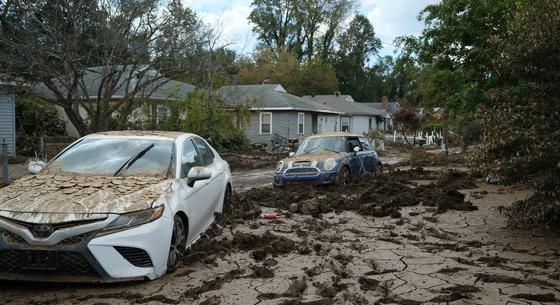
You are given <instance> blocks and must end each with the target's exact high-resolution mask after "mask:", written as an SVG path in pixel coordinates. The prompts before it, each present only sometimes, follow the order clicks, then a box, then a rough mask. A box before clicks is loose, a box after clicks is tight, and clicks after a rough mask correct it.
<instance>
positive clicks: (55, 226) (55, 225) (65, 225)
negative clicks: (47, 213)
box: [0, 217, 107, 233]
mask: <svg viewBox="0 0 560 305" xmlns="http://www.w3.org/2000/svg"><path fill="white" fill-rule="evenodd" d="M0 218H2V220H4V221H6V222H11V223H15V224H17V225H20V226H23V227H25V228H27V229H28V230H29V231H30V232H32V233H33V227H34V226H36V225H38V223H31V222H25V221H21V220H17V219H12V218H5V217H0ZM105 219H107V218H99V219H86V220H76V221H69V222H60V223H52V224H48V225H49V226H51V227H52V228H53V230H54V231H56V230H60V229H64V228H69V227H75V226H81V225H85V224H90V223H94V222H98V221H103V220H105Z"/></svg>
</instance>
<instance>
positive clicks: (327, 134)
mask: <svg viewBox="0 0 560 305" xmlns="http://www.w3.org/2000/svg"><path fill="white" fill-rule="evenodd" d="M326 137H363V135H359V134H355V133H351V132H324V133H320V134H316V135H313V136H310V137H309V138H311V139H314V138H326Z"/></svg>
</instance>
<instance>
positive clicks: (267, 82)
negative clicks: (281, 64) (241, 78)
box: [262, 77, 272, 85]
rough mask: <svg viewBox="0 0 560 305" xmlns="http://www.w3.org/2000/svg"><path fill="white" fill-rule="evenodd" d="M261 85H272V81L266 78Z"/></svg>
mask: <svg viewBox="0 0 560 305" xmlns="http://www.w3.org/2000/svg"><path fill="white" fill-rule="evenodd" d="M262 84H263V85H270V84H272V81H271V80H270V78H268V77H267V78H265V79H264V80H263V82H262Z"/></svg>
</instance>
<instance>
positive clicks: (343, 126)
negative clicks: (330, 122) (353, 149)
mask: <svg viewBox="0 0 560 305" xmlns="http://www.w3.org/2000/svg"><path fill="white" fill-rule="evenodd" d="M340 131H350V117H347V116H343V117H341V118H340Z"/></svg>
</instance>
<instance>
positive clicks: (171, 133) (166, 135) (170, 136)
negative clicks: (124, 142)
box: [88, 130, 196, 140]
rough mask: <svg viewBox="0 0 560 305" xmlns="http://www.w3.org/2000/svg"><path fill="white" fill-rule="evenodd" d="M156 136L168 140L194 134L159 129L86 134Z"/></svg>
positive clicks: (100, 135)
mask: <svg viewBox="0 0 560 305" xmlns="http://www.w3.org/2000/svg"><path fill="white" fill-rule="evenodd" d="M105 136H110V137H149V138H153V137H157V138H167V139H170V140H177V139H178V138H179V137H181V136H187V137H190V136H196V135H195V134H192V133H186V132H179V131H161V130H118V131H103V132H98V133H94V134H90V135H88V137H105Z"/></svg>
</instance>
